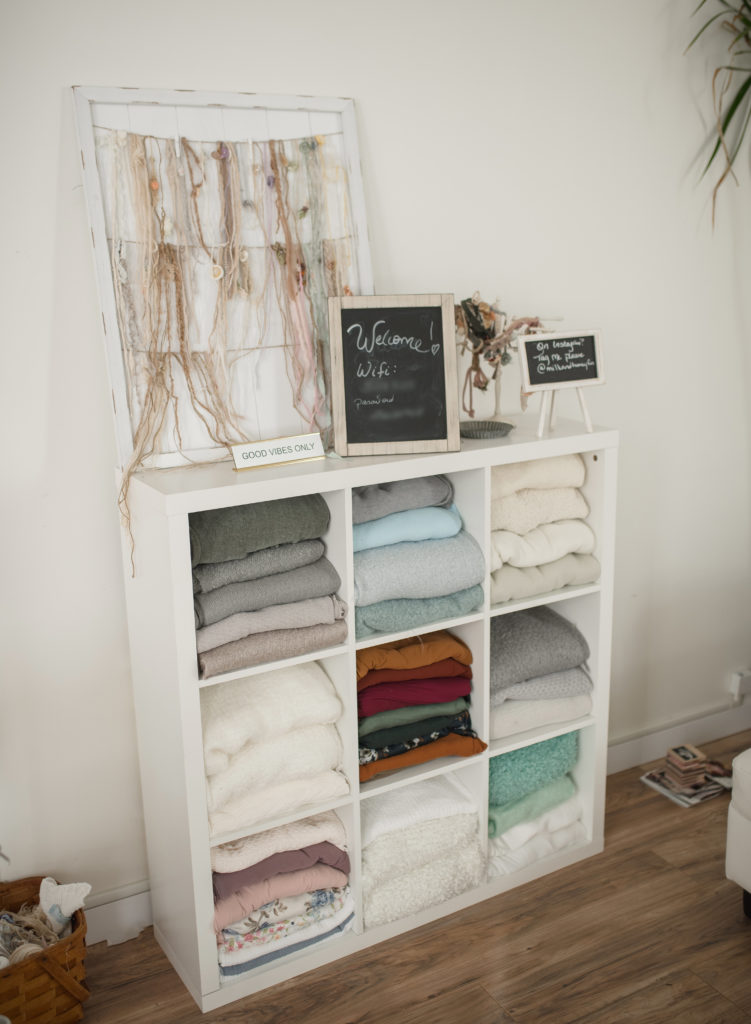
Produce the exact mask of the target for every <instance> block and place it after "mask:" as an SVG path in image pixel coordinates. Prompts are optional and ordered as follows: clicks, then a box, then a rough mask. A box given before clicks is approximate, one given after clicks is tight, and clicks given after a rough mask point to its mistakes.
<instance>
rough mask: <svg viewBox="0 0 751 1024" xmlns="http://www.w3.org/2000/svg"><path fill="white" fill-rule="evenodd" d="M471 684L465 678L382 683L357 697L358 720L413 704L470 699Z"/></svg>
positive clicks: (470, 681) (455, 677) (450, 677)
mask: <svg viewBox="0 0 751 1024" xmlns="http://www.w3.org/2000/svg"><path fill="white" fill-rule="evenodd" d="M471 692H472V680H471V679H465V678H464V677H463V676H448V677H447V678H445V679H413V680H411V681H405V682H403V683H379V684H378V686H369V687H368V689H367V690H363V691H362V692H361V693H359V694H358V697H357V715H358V718H368V717H369V716H370V715H374V714H376V713H377V712H378V711H388V710H389V708H403V707H407V706H408V705H414V704H440V703H441V702H443V701H447V700H456V698H457V697H468V696H469V694H470V693H471Z"/></svg>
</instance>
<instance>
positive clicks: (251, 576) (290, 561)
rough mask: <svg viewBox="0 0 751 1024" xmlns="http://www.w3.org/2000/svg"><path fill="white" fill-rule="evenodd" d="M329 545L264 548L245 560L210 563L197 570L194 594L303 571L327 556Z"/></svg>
mask: <svg viewBox="0 0 751 1024" xmlns="http://www.w3.org/2000/svg"><path fill="white" fill-rule="evenodd" d="M325 551H326V545H325V544H324V543H323V541H322V540H301V541H298V543H297V544H279V545H278V546H277V547H274V548H262V549H261V550H260V551H254V552H253V554H251V555H246V556H245V558H234V559H231V560H230V561H228V562H208V563H206V564H205V565H197V566H195V568H194V569H193V592H194V593H196V594H199V593H204V594H207V593H208V592H209V591H210V590H216V588H217V587H226V586H227V584H228V583H243V582H244V581H245V580H259V579H261V577H262V576H273V575H274V573H277V572H287V571H288V570H289V569H299V568H300V566H301V565H310V563H311V562H317V561H318V559H319V558H321V557H322V555H324V554H325Z"/></svg>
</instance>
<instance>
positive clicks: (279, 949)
mask: <svg viewBox="0 0 751 1024" xmlns="http://www.w3.org/2000/svg"><path fill="white" fill-rule="evenodd" d="M211 867H212V872H213V873H212V879H213V885H214V928H215V930H216V933H217V947H218V956H219V969H220V976H221V977H222V978H228V977H233V976H235V975H237V974H242V973H243V972H245V971H248V970H252V969H253V968H254V967H259V966H261V965H262V964H265V963H269V962H270V961H272V960H275V959H277V958H278V957H281V956H285V955H286V954H288V953H294V952H297V950H300V949H306V948H308V947H309V946H312V945H313V944H315V943H318V942H322V941H324V940H325V939H328V938H331V937H332V936H335V935H338V934H340V933H341V932H343V931H346V930H347V929H348V928H349V927H350V925H351V923H352V919H353V916H354V901H353V899H352V895H351V893H350V889H349V884H348V883H349V869H350V863H349V856H348V854H347V840H346V834H345V831H344V826H343V825H342V823H341V821H340V820H339V818H338V817H337V816H336V814H335V813H334V812H333V811H326V812H324V813H322V814H316V815H313V816H312V817H310V818H303V819H302V820H300V821H293V822H290V823H289V824H286V825H281V826H278V827H277V828H272V829H269V830H268V831H266V832H260V833H258V834H256V835H253V836H248V837H246V838H244V839H238V840H235V841H233V842H230V843H225V844H223V845H221V846H216V847H214V848H213V849H212V851H211Z"/></svg>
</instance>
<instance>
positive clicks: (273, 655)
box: [198, 619, 347, 679]
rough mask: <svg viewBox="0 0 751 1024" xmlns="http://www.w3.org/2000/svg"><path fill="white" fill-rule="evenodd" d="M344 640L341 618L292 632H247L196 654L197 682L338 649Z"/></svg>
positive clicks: (342, 620) (279, 630) (344, 632)
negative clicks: (328, 648)
mask: <svg viewBox="0 0 751 1024" xmlns="http://www.w3.org/2000/svg"><path fill="white" fill-rule="evenodd" d="M346 639H347V623H346V621H345V620H344V619H337V620H335V621H334V622H321V623H319V624H318V625H316V626H297V627H295V628H294V629H270V630H267V631H266V632H265V633H251V634H250V636H245V637H242V638H241V639H240V640H233V641H232V642H231V643H228V644H222V645H221V647H212V648H211V650H210V651H204V652H203V653H202V654H199V655H198V668H199V673H200V676H201V679H209V678H211V676H218V675H221V674H222V673H223V672H235V671H237V670H238V669H242V668H250V667H251V666H253V665H265V664H267V663H268V662H271V661H283V660H284V659H285V658H296V657H297V656H298V655H300V654H309V653H310V652H311V651H322V650H324V649H325V648H327V647H338V646H339V644H343V643H344V642H345V641H346Z"/></svg>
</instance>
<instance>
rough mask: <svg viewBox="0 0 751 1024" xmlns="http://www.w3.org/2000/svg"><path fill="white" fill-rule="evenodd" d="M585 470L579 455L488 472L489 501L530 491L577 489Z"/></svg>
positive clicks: (551, 458) (554, 456)
mask: <svg viewBox="0 0 751 1024" xmlns="http://www.w3.org/2000/svg"><path fill="white" fill-rule="evenodd" d="M585 475H586V466H585V464H584V459H583V458H582V457H581V455H578V454H575V455H551V456H549V457H548V458H545V459H534V460H533V461H532V462H512V463H510V464H509V465H508V466H493V467H492V469H491V470H490V496H491V501H497V500H498V499H499V498H505V497H506V495H507V494H513V493H514V492H515V491H521V490H526V489H527V488H530V487H543V488H545V489H548V488H551V487H581V485H582V484H583V483H584V478H585Z"/></svg>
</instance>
